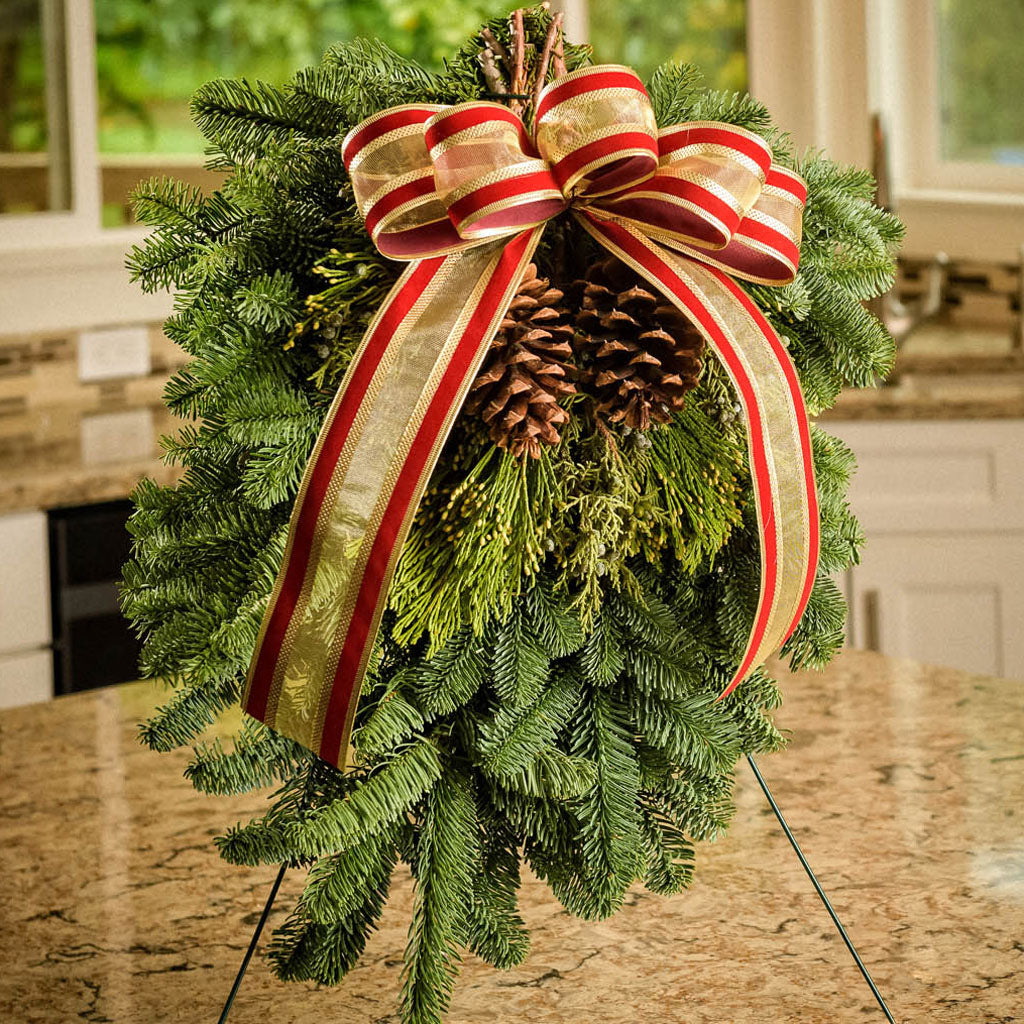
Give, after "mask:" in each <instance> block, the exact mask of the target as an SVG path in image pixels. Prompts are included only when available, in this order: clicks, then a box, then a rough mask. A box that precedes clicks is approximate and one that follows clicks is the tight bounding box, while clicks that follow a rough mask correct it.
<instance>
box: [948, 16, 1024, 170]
mask: <svg viewBox="0 0 1024 1024" xmlns="http://www.w3.org/2000/svg"><path fill="white" fill-rule="evenodd" d="M936 12H937V18H938V38H939V62H938V69H939V82H938V88H939V96H940V100H941V107H940V116H941V131H940V138H941V155H942V158H943V159H944V160H969V161H982V162H986V163H997V164H1019V165H1024V113H1022V109H1024V108H1022V106H1021V104H1022V102H1024V100H1022V97H1024V59H1022V57H1021V52H1022V51H1021V47H1022V45H1024V43H1022V41H1024V2H1022V0H986V2H985V3H978V2H977V0H938V3H937V4H936Z"/></svg>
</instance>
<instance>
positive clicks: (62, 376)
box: [0, 324, 185, 429]
mask: <svg viewBox="0 0 1024 1024" xmlns="http://www.w3.org/2000/svg"><path fill="white" fill-rule="evenodd" d="M146 330H147V331H148V335H149V349H150V363H151V371H150V373H149V374H147V375H146V376H143V377H123V378H120V379H115V380H103V381H95V382H91V383H82V382H81V381H80V380H79V376H78V332H46V333H40V334H30V335H2V334H0V418H2V417H4V416H9V415H12V414H15V415H19V414H25V413H27V412H29V411H31V410H33V409H39V408H44V407H52V406H66V405H74V406H78V407H83V408H97V409H104V410H109V409H110V408H112V407H116V406H129V405H140V404H149V403H158V402H159V401H160V396H161V394H162V392H163V386H164V382H165V381H166V380H167V377H168V376H169V375H170V373H171V372H172V371H173V370H174V369H175V368H176V367H178V366H180V365H182V364H183V363H184V362H185V356H184V353H183V352H182V351H181V349H179V348H178V347H177V346H176V345H175V344H174V343H173V342H172V341H170V339H169V338H167V336H166V335H165V334H164V333H163V330H162V329H161V327H160V325H159V324H149V325H146ZM0 429H2V428H0Z"/></svg>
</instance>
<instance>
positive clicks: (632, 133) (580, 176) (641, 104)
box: [535, 64, 658, 199]
mask: <svg viewBox="0 0 1024 1024" xmlns="http://www.w3.org/2000/svg"><path fill="white" fill-rule="evenodd" d="M535 125H536V129H535V135H536V139H537V148H538V149H539V150H540V153H541V156H543V157H544V159H545V160H547V161H548V163H549V164H550V165H551V171H552V173H553V174H554V176H555V179H556V180H557V181H558V184H559V187H560V188H561V189H562V192H563V193H564V195H565V196H566V197H567V198H568V199H573V198H577V197H579V198H587V199H593V198H596V197H598V196H605V195H610V194H612V193H614V192H620V191H622V189H624V188H628V187H630V186H631V185H635V184H636V183H638V182H642V181H644V180H645V179H647V178H649V177H650V176H651V175H652V174H654V172H655V171H656V170H657V169H658V124H657V121H656V120H655V117H654V109H653V107H652V106H651V101H650V99H648V96H647V90H646V89H644V85H643V82H641V81H640V79H639V77H638V76H637V74H636V72H635V71H631V70H630V69H629V68H624V67H619V66H618V65H615V64H600V65H597V66H596V67H589V68H581V69H580V70H578V71H573V72H572V73H570V74H568V75H565V76H564V77H563V78H560V79H558V80H557V81H556V82H552V83H551V84H550V85H549V86H547V87H546V88H545V89H544V91H543V92H542V93H541V95H540V101H539V102H538V104H537V112H536V115H535Z"/></svg>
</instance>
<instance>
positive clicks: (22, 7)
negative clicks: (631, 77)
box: [0, 0, 747, 226]
mask: <svg viewBox="0 0 1024 1024" xmlns="http://www.w3.org/2000/svg"><path fill="white" fill-rule="evenodd" d="M56 2H57V0H0V15H5V16H4V17H0V25H7V24H8V22H9V21H11V19H9V18H8V17H6V15H7V14H9V13H10V12H12V11H14V10H15V9H17V11H18V12H19V19H18V21H17V24H16V26H15V28H14V30H13V31H12V32H9V33H8V32H5V31H4V30H3V29H0V44H2V41H3V40H6V39H7V37H8V36H9V35H10V36H14V37H15V39H16V42H17V44H18V47H17V52H16V53H14V54H13V59H5V57H6V54H7V51H2V52H0V61H3V66H4V68H5V69H10V71H11V73H10V74H8V71H7V70H5V71H4V72H3V73H2V74H0V159H3V157H5V156H7V155H8V154H36V155H37V157H39V154H41V153H43V152H45V150H46V130H47V126H46V125H47V122H46V110H45V106H46V105H45V91H46V83H45V73H44V68H45V66H46V61H45V59H44V54H43V48H42V42H41V33H40V32H39V21H40V19H39V11H40V10H41V9H42V7H43V5H45V4H47V3H50V4H54V3H56ZM72 2H86V0H72ZM515 6H517V4H515V3H514V2H508V0H498V2H497V3H495V2H494V0H95V2H94V17H95V26H96V72H97V86H98V89H97V101H98V126H97V130H98V150H99V154H100V163H101V174H102V196H103V215H102V216H103V223H104V225H105V226H116V225H121V224H125V223H127V222H128V220H129V218H130V210H129V208H128V203H127V196H128V193H129V192H130V190H131V188H132V187H133V185H134V184H135V183H136V182H137V181H138V180H140V179H141V178H145V177H149V176H151V175H154V174H170V175H173V176H175V177H179V178H183V179H185V180H188V181H191V182H193V183H195V184H198V185H201V186H203V187H207V188H209V187H213V186H215V185H216V183H217V181H218V180H219V178H218V176H217V175H215V174H213V173H212V172H208V171H205V170H204V169H203V167H202V162H203V140H202V138H201V136H200V134H199V132H198V131H197V130H196V129H195V128H194V126H193V125H192V124H191V121H190V120H189V113H188V101H189V97H190V96H191V94H192V93H193V91H194V90H195V89H196V88H197V87H198V86H199V85H201V84H202V83H203V82H205V81H207V80H208V79H211V78H219V77H239V76H241V77H246V78H250V79H263V80H265V81H270V82H275V83H282V82H284V81H286V80H287V79H288V78H289V77H290V76H291V74H292V73H293V72H294V71H295V70H296V69H297V68H299V67H302V66H304V65H308V64H313V63H316V62H317V60H318V59H319V57H320V54H321V53H322V52H323V51H324V50H325V49H326V48H327V47H329V46H330V45H331V44H332V43H335V42H338V41H342V40H346V39H352V38H355V37H357V36H373V37H377V38H380V39H382V40H384V42H386V43H387V44H388V45H389V46H391V47H392V48H393V49H395V50H397V51H398V52H399V53H402V54H404V55H406V56H409V57H412V58H414V59H415V60H418V61H419V62H421V63H422V64H424V65H426V66H428V67H439V66H440V65H441V63H442V61H443V60H444V58H445V57H446V56H448V55H449V54H450V53H451V52H452V51H453V50H454V49H456V48H457V47H458V46H459V45H460V44H461V43H462V42H464V40H465V39H466V38H467V37H468V36H469V35H470V34H471V33H472V32H473V31H474V30H475V29H476V28H477V27H478V26H479V25H480V23H481V22H483V21H485V20H486V19H488V18H490V17H493V16H495V15H496V14H501V13H504V12H507V11H510V10H511V9H512V8H513V7H515ZM588 20H589V27H590V39H591V42H592V43H593V46H594V50H595V58H596V59H597V60H599V61H605V62H615V63H623V64H629V65H631V66H633V67H635V68H637V70H638V71H640V72H641V74H645V75H648V74H650V72H651V71H653V70H654V68H655V67H657V66H658V65H659V64H661V63H662V62H664V61H666V60H670V59H675V60H683V61H692V62H694V63H696V64H698V65H700V66H701V67H702V68H703V70H704V72H705V74H706V76H707V79H708V82H709V84H711V85H712V86H714V87H716V88H723V89H744V88H746V83H747V73H746V53H745V49H746V32H745V22H746V0H591V3H590V4H589V15H588ZM9 78H10V79H12V81H13V83H14V84H13V91H9V92H10V94H9V93H8V92H4V86H3V83H4V82H7V80H8V79H9ZM12 97H13V98H12ZM5 125H6V126H7V128H8V130H7V132H6V134H4V133H3V128H4V126H5ZM39 159H41V157H39ZM37 162H38V160H37ZM44 162H45V161H44ZM35 208H36V209H46V208H52V207H47V206H46V205H45V204H43V203H42V202H40V203H38V204H37V205H36V207H35ZM4 210H5V204H4V203H3V200H2V193H0V212H3V211H4ZM10 212H26V207H25V204H24V203H22V204H21V205H20V206H18V207H17V208H12V209H11V210H10Z"/></svg>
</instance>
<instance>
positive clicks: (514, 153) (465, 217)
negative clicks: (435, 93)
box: [425, 103, 566, 239]
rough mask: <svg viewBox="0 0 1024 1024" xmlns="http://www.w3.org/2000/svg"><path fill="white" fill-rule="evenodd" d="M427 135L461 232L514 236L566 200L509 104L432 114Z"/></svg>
mask: <svg viewBox="0 0 1024 1024" xmlns="http://www.w3.org/2000/svg"><path fill="white" fill-rule="evenodd" d="M425 138H426V144H427V146H428V147H429V150H430V159H431V160H432V162H433V166H434V184H435V187H436V189H437V192H438V195H439V196H440V198H441V200H442V202H443V203H444V205H445V207H446V209H447V211H448V218H449V220H450V221H451V223H452V226H453V227H454V228H455V231H456V232H457V233H458V235H459V236H460V237H461V238H464V239H485V238H494V237H499V236H502V235H512V234H515V233H516V232H519V231H522V230H524V229H525V228H531V227H536V226H537V225H538V224H543V223H544V222H545V221H547V220H550V219H551V218H552V217H554V216H555V215H556V214H559V213H561V212H562V210H564V209H565V207H566V202H565V200H564V199H563V198H562V192H561V190H560V189H559V187H558V183H557V182H556V181H555V178H554V177H553V175H552V173H551V169H550V168H549V167H548V164H547V162H546V161H545V160H543V159H541V158H540V156H538V154H537V151H536V149H534V147H533V143H532V142H531V141H530V137H529V136H528V135H527V134H526V129H525V128H524V126H523V122H522V121H520V119H519V118H518V117H517V116H516V115H515V114H514V113H512V111H511V110H509V109H508V107H503V106H501V105H499V104H497V103H462V104H459V105H458V106H455V107H449V108H447V109H446V110H444V111H441V112H440V113H437V114H435V115H434V116H433V117H431V118H430V120H429V121H428V122H427V124H426V132H425Z"/></svg>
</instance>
